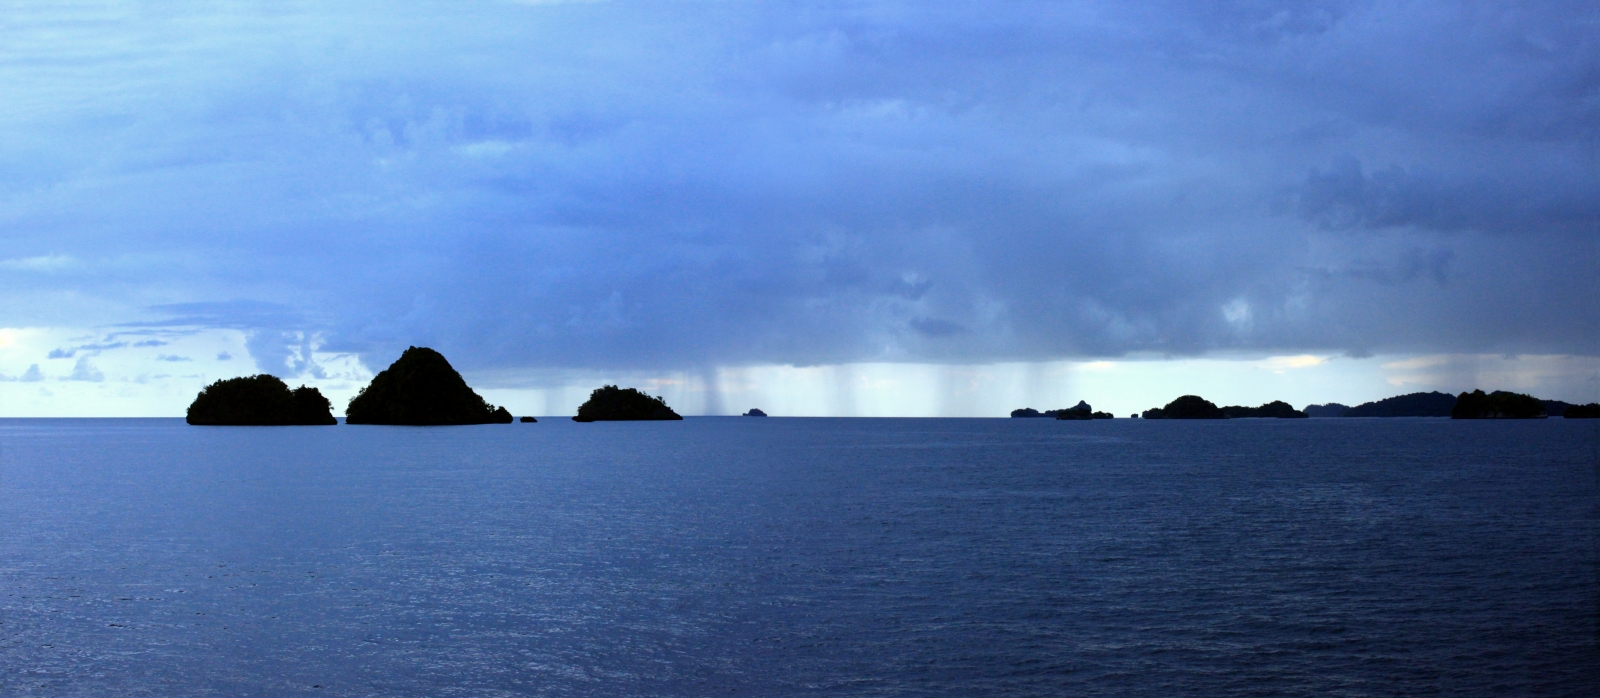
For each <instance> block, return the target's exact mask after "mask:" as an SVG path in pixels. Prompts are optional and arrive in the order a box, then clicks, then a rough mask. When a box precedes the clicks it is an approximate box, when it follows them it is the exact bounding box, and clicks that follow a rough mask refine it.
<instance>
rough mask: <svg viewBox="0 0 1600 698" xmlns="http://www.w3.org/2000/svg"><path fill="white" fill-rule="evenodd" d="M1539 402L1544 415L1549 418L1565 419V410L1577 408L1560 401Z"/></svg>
mask: <svg viewBox="0 0 1600 698" xmlns="http://www.w3.org/2000/svg"><path fill="white" fill-rule="evenodd" d="M1539 402H1542V403H1544V413H1545V414H1547V415H1550V416H1551V417H1565V416H1567V410H1570V409H1572V408H1574V407H1577V406H1578V405H1574V404H1572V403H1570V402H1562V401H1560V400H1540V401H1539Z"/></svg>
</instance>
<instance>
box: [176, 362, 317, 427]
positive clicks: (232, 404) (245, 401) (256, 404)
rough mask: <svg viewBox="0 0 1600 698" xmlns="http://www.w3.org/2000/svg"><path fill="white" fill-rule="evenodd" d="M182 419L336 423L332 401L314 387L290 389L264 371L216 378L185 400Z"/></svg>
mask: <svg viewBox="0 0 1600 698" xmlns="http://www.w3.org/2000/svg"><path fill="white" fill-rule="evenodd" d="M185 419H186V421H188V422H189V423H190V424H198V425H205V426H294V425H307V426H309V425H317V426H325V425H329V424H338V423H339V420H337V419H334V418H333V403H330V402H328V398H325V397H323V396H322V392H321V391H319V390H317V389H316V388H307V387H306V386H303V385H302V386H300V387H298V388H295V389H294V390H290V389H289V386H288V385H285V384H284V382H283V381H282V380H280V379H279V378H278V377H277V376H271V375H267V374H265V373H263V374H260V375H255V376H247V377H241V378H227V379H224V380H219V381H217V382H215V383H212V384H211V385H208V386H206V387H205V389H203V390H201V391H200V394H199V395H197V396H195V399H194V402H193V403H190V404H189V412H188V415H187V416H186V418H185Z"/></svg>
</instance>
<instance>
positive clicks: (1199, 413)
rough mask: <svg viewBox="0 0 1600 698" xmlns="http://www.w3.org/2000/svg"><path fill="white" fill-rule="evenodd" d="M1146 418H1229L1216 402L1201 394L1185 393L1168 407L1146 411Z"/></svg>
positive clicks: (1168, 404)
mask: <svg viewBox="0 0 1600 698" xmlns="http://www.w3.org/2000/svg"><path fill="white" fill-rule="evenodd" d="M1144 418H1145V419H1227V415H1225V414H1223V413H1222V409H1221V408H1219V407H1217V405H1216V403H1214V402H1212V401H1210V400H1207V399H1205V398H1203V397H1200V396H1199V395H1185V396H1183V397H1180V398H1178V399H1176V400H1173V401H1172V402H1169V403H1167V406H1166V407H1155V408H1151V409H1148V410H1145V411H1144Z"/></svg>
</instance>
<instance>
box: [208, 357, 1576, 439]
mask: <svg viewBox="0 0 1600 698" xmlns="http://www.w3.org/2000/svg"><path fill="white" fill-rule="evenodd" d="M743 416H746V417H765V416H767V413H766V412H763V411H761V410H760V409H751V410H750V411H749V412H746V413H744V415H743ZM1011 416H1012V417H1016V418H1045V419H1052V418H1053V419H1059V420H1091V419H1111V418H1112V415H1111V414H1109V413H1106V412H1097V411H1095V410H1094V409H1093V408H1092V407H1090V406H1089V403H1087V402H1084V401H1079V402H1078V404H1077V405H1075V406H1073V407H1069V408H1063V409H1057V410H1045V411H1043V412H1040V411H1039V410H1036V409H1033V408H1031V407H1024V408H1022V409H1018V410H1013V411H1012V412H1011ZM1130 417H1133V418H1143V419H1242V418H1278V419H1284V418H1289V419H1294V418H1305V417H1450V418H1452V419H1541V418H1545V417H1567V418H1597V417H1600V404H1597V403H1590V404H1587V405H1572V404H1568V403H1565V402H1561V401H1560V400H1540V399H1537V398H1534V397H1532V396H1530V395H1524V394H1521V393H1510V392H1505V391H1500V390H1497V391H1494V392H1492V393H1484V392H1483V391H1482V390H1474V391H1472V392H1470V393H1461V394H1460V395H1454V396H1453V395H1450V394H1448V393H1438V392H1433V393H1411V394H1409V395H1399V396H1396V397H1391V398H1388V399H1386V400H1378V401H1376V402H1368V403H1365V404H1362V405H1358V406H1356V407H1347V406H1345V405H1340V404H1338V403H1329V404H1326V405H1308V406H1306V408H1305V409H1304V410H1297V409H1295V408H1294V407H1293V406H1291V405H1289V404H1288V403H1286V402H1282V401H1278V400H1274V401H1272V402H1269V403H1267V404H1264V405H1261V406H1259V407H1241V406H1237V405H1230V406H1227V407H1218V406H1217V405H1216V404H1215V403H1213V402H1211V401H1210V400H1206V399H1205V398H1202V397H1200V396H1198V395H1184V396H1182V397H1179V398H1178V399H1176V400H1173V401H1172V402H1169V403H1167V404H1166V406H1164V407H1156V408H1151V409H1148V410H1145V411H1144V412H1143V413H1140V414H1135V415H1130ZM186 419H187V421H188V423H190V424H195V425H203V426H311V425H332V424H338V423H339V420H337V419H335V418H334V416H333V403H331V402H329V401H328V398H326V397H324V396H323V395H322V393H321V391H319V390H317V389H316V388H310V387H306V386H304V385H302V386H300V387H298V388H295V389H293V390H290V389H289V386H288V385H287V384H285V383H284V382H283V381H282V380H281V379H279V378H278V377H276V376H271V375H267V374H260V375H255V376H244V377H239V378H227V379H223V380H219V381H216V382H215V383H212V384H211V385H208V386H206V387H205V389H203V390H201V391H200V394H199V395H198V396H196V397H195V399H194V402H193V403H191V404H190V405H189V411H188V414H187V417H186ZM681 419H683V417H681V416H679V415H678V413H677V412H674V411H672V408H671V407H668V406H667V403H666V401H665V400H663V399H662V398H660V397H656V396H652V395H648V394H645V393H643V392H640V391H639V390H637V389H635V388H618V387H617V386H615V385H607V386H603V387H600V388H597V389H595V390H594V392H592V393H590V395H589V399H588V400H587V401H585V402H584V403H583V404H582V405H580V406H579V407H578V413H577V414H576V415H574V416H573V417H572V421H575V422H610V421H643V420H681ZM514 421H517V420H515V419H513V417H512V416H511V412H510V411H509V410H507V409H506V408H504V407H496V406H494V405H491V404H489V401H487V400H485V399H483V397H482V396H480V395H478V393H476V392H475V391H473V389H472V388H471V387H470V386H468V385H467V382H466V380H465V379H463V378H462V377H461V374H460V373H458V372H456V370H455V368H454V367H452V366H451V365H450V362H449V361H447V360H445V358H444V355H443V354H440V353H439V352H437V351H434V350H432V349H428V348H426V347H410V348H408V349H406V350H405V352H404V353H402V354H401V355H400V358H399V359H396V360H395V362H394V363H392V364H390V365H389V367H388V368H386V369H384V370H383V371H380V372H379V373H378V375H376V376H373V377H372V382H371V383H368V384H367V386H366V387H364V388H362V389H361V392H360V393H358V394H356V396H355V397H353V398H351V399H350V404H349V405H348V406H347V407H346V408H345V423H346V424H389V425H403V426H450V425H462V424H511V423H512V422H514ZM520 421H522V422H523V423H529V422H537V421H538V420H537V419H535V418H533V417H522V418H521V420H520Z"/></svg>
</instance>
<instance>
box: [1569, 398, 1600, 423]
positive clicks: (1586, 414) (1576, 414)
mask: <svg viewBox="0 0 1600 698" xmlns="http://www.w3.org/2000/svg"><path fill="white" fill-rule="evenodd" d="M1561 416H1562V417H1565V418H1567V419H1600V402H1591V403H1589V404H1587V405H1572V406H1569V407H1568V408H1567V409H1565V410H1562V415H1561Z"/></svg>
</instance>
